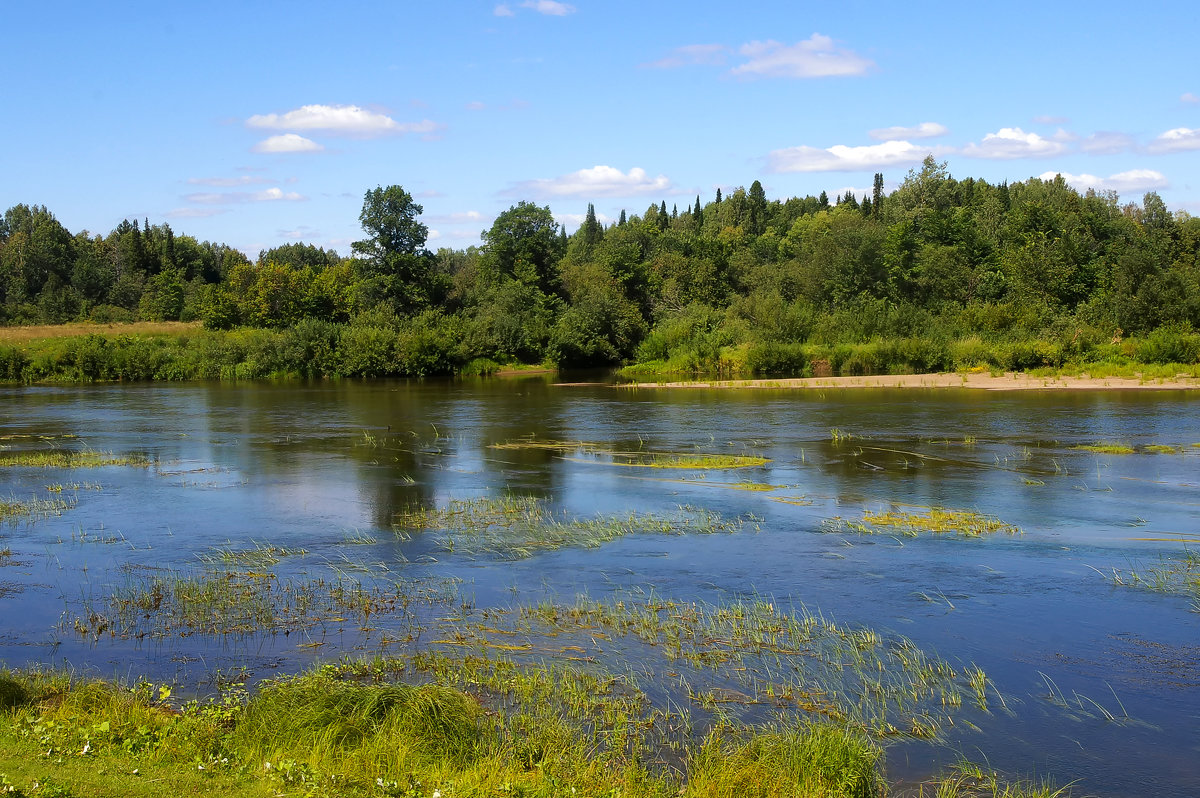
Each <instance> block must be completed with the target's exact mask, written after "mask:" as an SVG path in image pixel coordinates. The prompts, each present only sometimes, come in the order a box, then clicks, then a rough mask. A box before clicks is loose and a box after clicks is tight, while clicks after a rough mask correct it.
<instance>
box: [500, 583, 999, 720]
mask: <svg viewBox="0 0 1200 798" xmlns="http://www.w3.org/2000/svg"><path fill="white" fill-rule="evenodd" d="M519 615H520V618H521V619H523V620H525V621H526V622H527V623H528V624H529V629H531V630H532V631H533V632H535V636H536V635H545V634H547V633H552V634H555V635H566V636H567V639H568V640H570V639H574V640H578V641H580V642H581V643H583V645H581V646H580V650H581V651H583V650H587V649H588V646H587V645H586V641H588V640H590V641H591V643H592V645H593V646H595V645H596V643H595V641H596V637H595V636H596V635H597V634H600V633H603V634H604V635H605V636H606V637H605V638H604V639H606V640H609V641H610V643H609V644H608V645H609V646H610V647H611V646H616V645H617V642H618V641H619V640H621V639H627V640H635V641H638V642H640V643H641V644H643V645H645V646H648V647H649V648H648V649H647V650H643V651H642V652H641V654H640V656H642V657H648V658H650V659H651V660H655V659H661V660H664V662H663V664H661V665H657V666H655V667H656V668H657V669H658V670H669V671H671V672H676V673H677V675H678V676H679V678H681V679H685V678H686V679H687V681H686V683H685V684H684V685H682V687H681V688H679V686H677V688H679V689H685V690H686V691H687V694H688V697H689V700H691V701H692V702H693V703H695V704H697V705H699V706H703V707H707V708H709V709H713V708H714V707H717V706H724V707H725V708H726V711H727V712H728V711H729V710H730V709H733V708H736V707H729V706H728V705H737V706H739V707H744V708H745V712H747V713H749V714H751V715H753V714H754V713H755V712H761V710H762V708H764V707H773V708H775V709H779V710H786V711H787V712H790V713H801V714H802V715H804V716H807V717H808V718H810V719H811V720H820V721H828V722H834V723H837V724H840V725H844V726H848V727H851V728H854V729H855V730H856V731H858V732H859V733H862V734H865V735H867V736H869V737H875V738H884V737H891V736H908V737H919V738H924V737H934V736H937V734H938V733H939V730H940V728H941V726H942V725H944V724H946V723H950V722H951V716H952V714H953V713H954V712H956V711H957V710H958V709H959V708H960V707H961V706H962V705H963V701H964V698H965V697H969V696H972V695H975V696H977V697H978V700H977V701H976V703H977V704H978V705H979V706H980V708H984V709H985V708H986V687H987V684H988V683H987V681H986V676H984V675H983V672H982V671H981V670H979V669H978V668H976V667H973V666H972V667H969V668H963V669H961V670H960V669H957V668H955V667H954V666H952V665H951V664H950V663H948V662H946V661H945V660H942V659H939V658H937V657H936V656H931V655H929V654H927V653H925V652H923V651H922V650H921V649H919V648H918V647H917V646H915V645H914V644H913V643H912V642H911V641H908V640H906V639H904V638H885V637H883V636H881V635H879V634H878V633H876V632H874V631H873V630H870V629H863V628H854V627H849V626H843V625H842V624H839V623H837V622H836V621H835V620H833V619H830V618H826V617H824V616H823V615H821V614H819V613H812V612H809V611H808V610H806V609H804V608H801V609H799V610H797V611H793V612H785V611H782V610H781V609H779V608H776V607H775V606H774V604H773V603H771V602H768V601H763V600H759V601H753V602H744V603H736V604H730V605H725V606H718V605H706V604H697V603H680V602H673V601H666V600H660V599H656V598H654V597H649V598H644V599H637V598H636V597H631V598H630V599H629V600H628V601H626V600H618V601H610V602H601V601H594V600H591V599H587V598H584V597H581V598H579V599H577V600H576V602H575V603H574V604H572V605H565V606H564V605H554V604H549V603H542V604H538V605H535V606H532V607H527V608H522V609H521V610H520V613H519ZM596 656H600V657H603V656H604V655H603V654H602V653H599V652H598V653H597V654H596ZM623 656H625V657H633V658H634V659H637V656H638V655H637V654H635V653H632V652H625V654H624V655H623ZM685 674H690V676H685ZM981 679H982V680H983V684H982V686H980V680H981ZM756 706H757V707H758V709H755V707H756ZM735 714H737V713H735Z"/></svg>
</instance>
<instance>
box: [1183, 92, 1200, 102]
mask: <svg viewBox="0 0 1200 798" xmlns="http://www.w3.org/2000/svg"><path fill="white" fill-rule="evenodd" d="M1179 102H1181V103H1188V104H1189V105H1195V104H1196V103H1200V96H1197V95H1195V94H1193V93H1192V92H1190V91H1185V92H1184V93H1183V94H1181V95H1179Z"/></svg>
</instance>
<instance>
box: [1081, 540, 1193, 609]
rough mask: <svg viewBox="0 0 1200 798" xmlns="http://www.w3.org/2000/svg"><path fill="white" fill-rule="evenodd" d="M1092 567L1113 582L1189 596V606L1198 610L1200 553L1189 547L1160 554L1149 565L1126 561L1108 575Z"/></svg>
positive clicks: (1123, 585) (1125, 585) (1119, 584)
mask: <svg viewBox="0 0 1200 798" xmlns="http://www.w3.org/2000/svg"><path fill="white" fill-rule="evenodd" d="M1093 570H1097V572H1098V573H1100V574H1101V575H1102V576H1105V577H1106V578H1107V579H1109V581H1111V582H1112V583H1113V584H1114V585H1118V586H1122V587H1133V588H1138V589H1141V590H1149V591H1152V592H1155V593H1163V594H1166V595H1173V596H1183V597H1185V598H1190V599H1191V600H1192V608H1193V609H1194V610H1196V611H1197V612H1200V553H1197V552H1195V551H1192V550H1191V549H1186V548H1185V549H1184V550H1183V551H1182V552H1180V553H1178V554H1175V555H1167V556H1162V557H1160V558H1159V560H1158V562H1156V563H1152V564H1142V563H1130V564H1129V567H1128V568H1127V569H1125V570H1121V569H1117V568H1113V569H1112V571H1111V573H1108V574H1106V573H1105V572H1103V571H1099V570H1098V569H1093Z"/></svg>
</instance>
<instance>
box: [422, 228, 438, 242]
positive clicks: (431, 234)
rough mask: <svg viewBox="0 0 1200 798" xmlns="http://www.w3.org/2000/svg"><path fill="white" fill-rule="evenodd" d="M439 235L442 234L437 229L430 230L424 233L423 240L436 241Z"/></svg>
mask: <svg viewBox="0 0 1200 798" xmlns="http://www.w3.org/2000/svg"><path fill="white" fill-rule="evenodd" d="M441 237H442V234H441V231H439V230H430V231H429V232H428V233H426V234H425V240H427V241H437V240H438V239H439V238H441Z"/></svg>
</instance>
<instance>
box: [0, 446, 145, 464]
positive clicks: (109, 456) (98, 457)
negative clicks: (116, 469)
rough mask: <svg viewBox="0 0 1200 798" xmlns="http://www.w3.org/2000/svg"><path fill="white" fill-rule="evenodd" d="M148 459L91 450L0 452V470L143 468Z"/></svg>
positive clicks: (141, 456)
mask: <svg viewBox="0 0 1200 798" xmlns="http://www.w3.org/2000/svg"><path fill="white" fill-rule="evenodd" d="M149 465H150V459H149V458H148V457H145V456H144V455H138V454H127V455H117V454H113V453H112V452H97V451H93V450H91V449H82V450H74V449H41V450H37V451H32V452H13V451H7V452H0V468H21V467H24V468H101V467H103V466H136V467H141V468H145V467H148V466H149Z"/></svg>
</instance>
